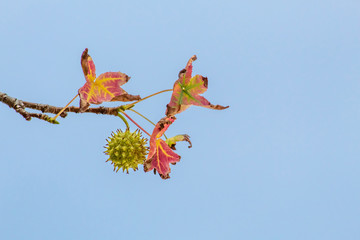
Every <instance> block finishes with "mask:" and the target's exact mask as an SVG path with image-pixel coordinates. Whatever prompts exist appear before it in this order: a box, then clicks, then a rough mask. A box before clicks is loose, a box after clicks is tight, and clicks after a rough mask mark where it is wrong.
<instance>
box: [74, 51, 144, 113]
mask: <svg viewBox="0 0 360 240" xmlns="http://www.w3.org/2000/svg"><path fill="white" fill-rule="evenodd" d="M81 66H82V69H83V72H84V76H85V79H86V83H85V84H84V86H82V87H81V88H80V89H79V95H80V111H85V110H86V109H87V108H88V107H89V106H90V104H101V103H102V102H110V101H122V102H127V101H134V100H139V99H140V96H139V95H130V94H128V93H127V92H126V91H125V90H123V89H122V88H121V87H120V86H121V85H123V84H124V83H127V82H128V81H129V79H130V77H129V76H127V75H126V74H124V73H121V72H106V73H103V74H100V76H99V77H96V71H95V64H94V62H93V60H92V58H91V57H90V55H89V54H88V49H87V48H86V49H85V50H84V52H83V53H82V55H81Z"/></svg>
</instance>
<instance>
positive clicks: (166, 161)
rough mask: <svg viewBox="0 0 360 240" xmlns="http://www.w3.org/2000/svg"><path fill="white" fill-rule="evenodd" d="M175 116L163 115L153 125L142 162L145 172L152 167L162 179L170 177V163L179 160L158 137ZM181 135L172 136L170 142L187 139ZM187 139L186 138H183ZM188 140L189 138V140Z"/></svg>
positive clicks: (187, 137)
mask: <svg viewBox="0 0 360 240" xmlns="http://www.w3.org/2000/svg"><path fill="white" fill-rule="evenodd" d="M175 119H176V118H175V117H174V116H172V117H164V118H162V119H161V120H160V121H159V122H158V123H157V124H156V126H155V128H154V131H153V133H152V134H151V137H150V151H149V155H148V157H147V159H146V160H145V163H144V170H145V172H148V171H151V170H153V169H154V171H155V173H156V171H157V172H158V173H159V175H160V177H161V178H162V179H168V178H170V176H169V173H170V172H171V169H170V163H171V164H175V163H177V162H179V161H180V158H181V157H180V156H179V155H177V154H176V153H174V151H173V150H172V149H171V148H170V147H169V145H168V144H167V143H166V142H165V141H164V140H162V139H161V138H160V137H161V136H162V135H163V134H164V132H165V131H166V130H167V129H168V127H169V126H170V125H171V124H172V123H173V122H174V121H175ZM182 136H183V137H179V136H177V137H174V138H172V139H171V141H170V142H171V144H172V145H174V144H175V143H176V142H177V141H187V140H189V136H187V135H186V137H184V136H185V135H182ZM185 139H187V140H185ZM189 141H190V140H189Z"/></svg>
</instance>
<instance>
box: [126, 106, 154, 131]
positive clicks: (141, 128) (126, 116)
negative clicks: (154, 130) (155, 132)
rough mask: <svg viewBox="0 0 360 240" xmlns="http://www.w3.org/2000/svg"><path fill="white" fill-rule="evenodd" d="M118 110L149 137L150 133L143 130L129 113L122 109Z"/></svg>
mask: <svg viewBox="0 0 360 240" xmlns="http://www.w3.org/2000/svg"><path fill="white" fill-rule="evenodd" d="M120 112H121V113H122V114H124V115H125V117H127V118H128V119H129V120H130V121H132V122H133V123H134V124H135V125H136V126H137V127H138V128H140V129H141V130H142V131H143V132H144V133H146V134H147V135H148V136H149V137H151V135H150V134H149V133H148V132H147V131H145V130H144V129H143V128H142V127H140V125H139V124H137V123H136V122H135V121H134V120H133V119H132V118H131V117H130V116H129V115H127V114H126V113H125V112H124V111H122V110H120Z"/></svg>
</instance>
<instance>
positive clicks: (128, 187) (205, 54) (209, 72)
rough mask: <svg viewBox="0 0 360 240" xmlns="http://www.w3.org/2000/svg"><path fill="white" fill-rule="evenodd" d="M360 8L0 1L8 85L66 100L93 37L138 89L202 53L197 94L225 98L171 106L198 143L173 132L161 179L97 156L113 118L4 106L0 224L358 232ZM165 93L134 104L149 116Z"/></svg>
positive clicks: (99, 62)
mask: <svg viewBox="0 0 360 240" xmlns="http://www.w3.org/2000/svg"><path fill="white" fill-rule="evenodd" d="M359 10H360V3H359V1H355V0H345V1H332V0H327V1H298V0H296V1H260V0H258V1H226V0H224V1H211V0H208V1H202V0H199V1H196V0H193V1H106V0H105V1H101V2H100V1H56V0H54V1H37V0H34V1H2V2H1V3H0V15H1V18H0V32H1V36H2V37H1V40H0V42H1V58H0V65H1V74H2V78H1V80H0V91H1V92H5V93H7V94H8V95H10V96H13V97H17V98H19V99H23V100H26V101H33V102H39V103H46V104H51V105H56V106H64V105H65V104H66V103H67V102H68V101H69V100H70V99H71V98H72V97H73V96H74V95H75V94H76V92H77V89H78V88H80V87H81V86H82V85H83V84H84V83H85V79H84V77H83V73H82V70H81V66H80V56H81V53H82V51H83V50H84V49H85V48H89V54H90V55H91V56H92V58H93V60H94V62H95V64H96V68H97V73H98V74H100V73H102V72H107V71H122V72H124V73H126V74H128V75H129V76H131V80H130V81H129V82H128V83H127V84H126V85H124V89H125V90H127V91H128V92H129V93H131V94H140V95H141V96H147V95H149V94H151V93H154V92H156V91H160V90H163V89H168V88H171V87H172V85H173V83H174V81H175V80H176V79H177V74H178V72H179V70H181V69H182V68H183V67H184V66H185V64H186V62H187V61H188V59H189V58H190V57H191V56H192V55H193V54H196V55H197V56H198V60H197V61H196V62H194V73H195V74H201V75H203V76H207V77H208V79H209V89H208V91H207V92H206V93H205V94H204V96H205V97H206V98H207V99H208V100H209V101H210V102H212V103H213V104H221V105H230V108H229V109H227V110H224V111H214V110H209V109H205V108H200V107H191V108H189V109H188V110H187V111H185V112H183V113H181V114H179V115H178V117H177V118H178V119H177V121H176V122H175V123H174V124H173V125H172V126H171V127H170V128H169V130H168V131H167V135H169V136H173V135H176V134H182V133H186V134H189V135H190V136H191V140H192V143H193V148H191V149H188V148H187V144H186V143H184V144H183V143H179V144H178V145H177V153H178V154H179V155H181V156H182V159H181V162H180V163H178V164H177V165H176V166H172V172H171V178H170V179H169V180H166V181H164V180H162V179H161V178H160V177H159V176H156V175H153V174H152V173H144V172H143V171H142V170H141V169H140V171H137V172H133V171H130V174H128V175H127V174H122V173H120V172H119V173H114V172H113V171H112V166H111V165H110V164H109V163H105V160H106V159H107V157H106V156H105V155H104V154H103V151H104V148H103V146H104V145H105V143H106V141H105V139H106V138H107V137H108V136H109V135H110V133H111V132H112V131H115V130H116V129H118V128H124V125H123V123H122V121H121V120H120V119H118V118H115V117H112V116H99V115H92V114H81V115H79V114H69V115H68V117H67V118H65V119H60V125H51V124H48V123H46V122H43V121H40V120H38V119H33V120H31V121H30V122H27V121H25V120H24V119H23V118H22V117H21V116H20V115H18V114H16V113H15V112H14V111H13V110H12V109H10V108H8V107H7V106H6V105H4V104H1V105H0V122H1V124H0V132H1V136H2V141H1V144H0V160H1V168H0V238H1V239H259V240H260V239H261V240H263V239H277V240H278V239H284V240H285V239H292V240H296V239H349V240H350V239H359V238H360V229H359V221H360V204H359V202H360V191H359V185H360V178H359V173H360V162H359V160H360V157H359V156H360V150H359V149H360V148H359V147H360V137H359V132H360V127H359V122H360V110H359V109H360V81H359V80H360V79H359V77H360V68H359V66H360V58H359V56H360V55H359V54H360V42H359V40H360V15H359ZM169 99H170V93H164V94H162V95H160V96H156V97H153V98H152V99H150V100H148V101H146V102H143V103H141V104H138V105H137V106H136V110H138V111H139V112H141V113H143V114H145V115H146V116H148V117H149V118H151V119H152V120H153V121H158V120H159V119H160V118H162V117H163V116H164V112H165V106H166V104H167V103H168V102H169ZM74 105H78V100H77V101H76V102H75V103H74ZM103 105H104V106H116V105H117V104H114V103H104V104H103ZM132 116H133V117H134V118H135V119H136V120H137V121H138V122H139V123H141V125H142V126H143V127H144V128H146V129H147V130H148V131H149V132H151V131H152V126H151V125H150V124H148V123H147V122H145V121H142V120H141V119H140V118H138V117H137V116H135V115H133V114H132ZM132 129H133V130H135V129H136V127H135V126H134V125H132Z"/></svg>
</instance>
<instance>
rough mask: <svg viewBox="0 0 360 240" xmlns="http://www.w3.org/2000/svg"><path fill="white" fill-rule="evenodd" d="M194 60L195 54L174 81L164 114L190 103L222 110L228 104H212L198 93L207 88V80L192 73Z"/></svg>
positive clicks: (187, 105)
mask: <svg viewBox="0 0 360 240" xmlns="http://www.w3.org/2000/svg"><path fill="white" fill-rule="evenodd" d="M195 60H196V56H195V55H194V56H192V57H191V58H190V60H189V61H188V63H187V64H186V67H185V69H183V70H181V71H180V73H179V79H178V80H177V81H176V82H175V84H174V87H173V94H172V96H171V100H170V103H169V104H168V105H166V107H167V109H166V113H165V114H166V116H168V117H169V116H174V115H175V114H178V113H180V112H182V111H184V110H186V109H187V108H188V107H190V106H191V105H196V106H201V107H206V108H211V109H216V110H222V109H225V108H228V107H229V106H226V107H224V106H221V105H213V104H211V103H210V102H209V101H208V100H207V99H206V98H204V97H202V96H200V95H199V94H202V93H204V92H205V91H206V90H207V88H208V80H207V78H206V77H203V76H201V75H195V76H194V77H191V75H192V62H193V61H195Z"/></svg>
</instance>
